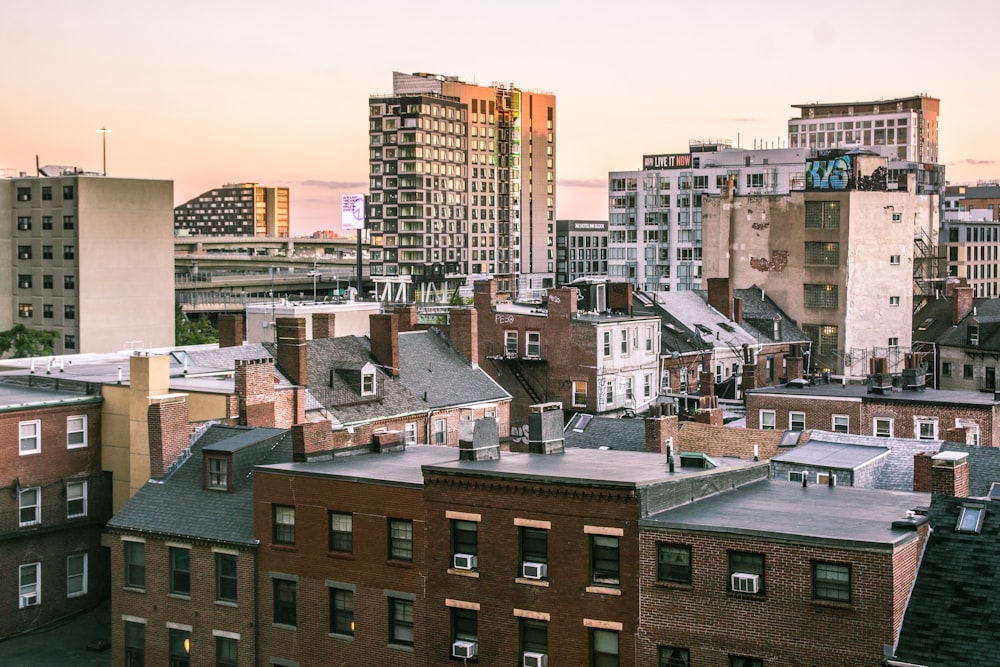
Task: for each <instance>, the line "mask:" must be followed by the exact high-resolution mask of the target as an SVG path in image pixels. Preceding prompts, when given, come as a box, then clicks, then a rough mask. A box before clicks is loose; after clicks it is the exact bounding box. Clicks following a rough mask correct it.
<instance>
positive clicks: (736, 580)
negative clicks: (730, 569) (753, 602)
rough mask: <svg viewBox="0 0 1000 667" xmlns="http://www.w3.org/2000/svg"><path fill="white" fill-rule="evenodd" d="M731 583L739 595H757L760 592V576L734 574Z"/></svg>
mask: <svg viewBox="0 0 1000 667" xmlns="http://www.w3.org/2000/svg"><path fill="white" fill-rule="evenodd" d="M730 583H731V585H732V588H733V590H734V591H736V592H737V593H756V592H757V591H759V590H760V575H757V574H747V573H745V572H734V573H733V575H732V577H730Z"/></svg>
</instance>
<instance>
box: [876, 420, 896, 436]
mask: <svg viewBox="0 0 1000 667" xmlns="http://www.w3.org/2000/svg"><path fill="white" fill-rule="evenodd" d="M879 421H887V422H889V435H888V436H879V435H878V429H877V428H876V424H877V423H878V422H879ZM895 433H896V420H895V419H893V418H892V417H872V435H874V436H876V437H889V438H892V437H895Z"/></svg>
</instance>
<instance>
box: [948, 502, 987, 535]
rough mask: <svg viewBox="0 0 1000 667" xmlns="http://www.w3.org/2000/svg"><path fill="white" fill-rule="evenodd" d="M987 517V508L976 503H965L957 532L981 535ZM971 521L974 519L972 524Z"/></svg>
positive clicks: (960, 511) (959, 515)
mask: <svg viewBox="0 0 1000 667" xmlns="http://www.w3.org/2000/svg"><path fill="white" fill-rule="evenodd" d="M985 517H986V506H985V505H980V504H976V503H963V504H962V507H961V508H960V510H959V513H958V522H957V523H956V524H955V532H958V533H979V532H980V531H982V529H983V519H984V518H985ZM969 519H972V521H971V522H970V521H969Z"/></svg>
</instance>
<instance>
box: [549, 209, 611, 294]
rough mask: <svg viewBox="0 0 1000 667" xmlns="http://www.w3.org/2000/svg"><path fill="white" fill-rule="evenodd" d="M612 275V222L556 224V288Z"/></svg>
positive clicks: (575, 221) (578, 221)
mask: <svg viewBox="0 0 1000 667" xmlns="http://www.w3.org/2000/svg"><path fill="white" fill-rule="evenodd" d="M607 273H608V221H607V220H557V221H556V284H557V285H558V286H559V287H562V286H564V285H566V284H568V283H571V282H573V281H574V280H576V279H577V278H584V277H587V276H606V275H607Z"/></svg>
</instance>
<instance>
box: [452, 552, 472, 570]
mask: <svg viewBox="0 0 1000 667" xmlns="http://www.w3.org/2000/svg"><path fill="white" fill-rule="evenodd" d="M453 562H454V565H455V569H456V570H474V569H476V557H475V556H473V555H472V554H455V557H454V559H453Z"/></svg>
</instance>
